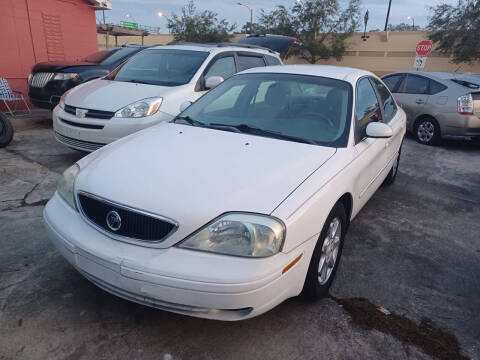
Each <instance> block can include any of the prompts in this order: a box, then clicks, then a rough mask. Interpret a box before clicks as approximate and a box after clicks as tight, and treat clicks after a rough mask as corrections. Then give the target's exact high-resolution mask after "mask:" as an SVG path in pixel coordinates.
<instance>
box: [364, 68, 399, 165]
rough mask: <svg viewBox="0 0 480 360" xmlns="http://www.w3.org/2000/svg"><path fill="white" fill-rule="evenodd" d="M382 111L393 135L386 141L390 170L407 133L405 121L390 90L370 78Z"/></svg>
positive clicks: (384, 120) (378, 81)
mask: <svg viewBox="0 0 480 360" xmlns="http://www.w3.org/2000/svg"><path fill="white" fill-rule="evenodd" d="M370 82H371V83H372V85H373V87H374V89H375V91H376V92H377V97H378V100H379V103H380V107H381V110H382V119H383V120H382V121H383V122H384V123H385V124H388V125H389V126H390V127H391V128H392V132H393V135H392V137H391V138H389V139H386V144H385V146H386V148H385V151H386V154H387V169H386V170H389V169H390V165H391V164H393V162H394V160H395V159H396V156H397V153H398V150H399V149H400V146H401V144H402V141H403V136H404V133H405V121H404V119H403V118H402V117H403V114H402V113H401V112H399V111H398V108H397V105H396V104H395V101H394V99H393V96H392V94H391V93H390V91H389V90H388V88H387V87H386V86H385V85H384V84H383V83H382V82H381V81H380V80H378V79H376V78H374V77H370Z"/></svg>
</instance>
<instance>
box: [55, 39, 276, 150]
mask: <svg viewBox="0 0 480 360" xmlns="http://www.w3.org/2000/svg"><path fill="white" fill-rule="evenodd" d="M269 64H281V60H280V58H279V56H278V53H276V52H273V51H272V50H269V49H265V48H259V47H256V46H250V45H243V46H242V45H236V44H230V43H229V44H203V45H202V44H179V45H167V46H161V47H152V48H150V49H147V50H144V51H142V52H140V53H138V54H137V55H135V56H134V57H132V58H131V59H130V60H129V61H127V62H126V63H125V64H124V65H122V66H121V67H119V68H117V69H116V70H115V71H113V72H112V73H111V74H109V75H108V76H106V77H104V78H101V79H98V80H94V81H90V82H88V83H86V84H83V85H81V86H77V87H76V88H74V89H72V90H71V91H69V92H68V93H66V94H65V95H64V96H63V98H62V100H61V101H60V104H59V106H57V107H56V108H55V109H54V111H53V127H54V130H55V136H56V138H57V140H58V141H59V142H61V143H63V144H65V145H67V146H69V147H72V148H74V149H78V150H82V151H93V150H96V149H98V148H100V147H102V146H104V145H105V144H108V143H110V142H112V141H114V140H117V139H119V138H121V137H123V136H126V135H129V134H131V133H134V132H136V131H138V130H141V129H144V128H146V127H149V126H152V125H154V124H157V123H159V122H162V121H170V120H172V119H173V118H174V117H175V116H176V115H177V114H178V113H179V112H180V105H181V104H182V103H184V102H185V101H192V102H193V101H195V100H196V99H198V98H199V97H200V96H202V95H203V94H205V93H206V92H207V90H209V89H211V88H213V87H215V86H216V85H217V84H219V83H220V82H222V81H223V80H224V79H226V78H228V77H230V76H231V75H233V74H235V73H236V72H238V71H242V70H245V69H248V68H252V67H257V66H260V67H264V66H266V65H269Z"/></svg>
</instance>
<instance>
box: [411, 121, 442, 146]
mask: <svg viewBox="0 0 480 360" xmlns="http://www.w3.org/2000/svg"><path fill="white" fill-rule="evenodd" d="M415 138H416V140H417V141H418V142H419V143H420V144H424V145H435V144H436V143H438V140H439V139H440V126H438V123H437V121H436V120H435V119H434V118H432V117H429V116H426V117H423V118H421V119H420V120H418V121H417V123H416V124H415Z"/></svg>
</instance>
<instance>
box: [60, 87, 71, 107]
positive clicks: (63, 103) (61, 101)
mask: <svg viewBox="0 0 480 360" xmlns="http://www.w3.org/2000/svg"><path fill="white" fill-rule="evenodd" d="M69 91H70V90H67V91H65V92H64V93H63V95H62V96H61V97H60V101H59V102H58V106H60V109H65V98H66V97H67V94H68V92H69Z"/></svg>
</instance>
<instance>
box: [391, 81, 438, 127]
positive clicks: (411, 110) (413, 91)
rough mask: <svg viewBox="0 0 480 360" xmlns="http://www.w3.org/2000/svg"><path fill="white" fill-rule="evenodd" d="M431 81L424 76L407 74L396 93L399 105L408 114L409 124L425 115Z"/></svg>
mask: <svg viewBox="0 0 480 360" xmlns="http://www.w3.org/2000/svg"><path fill="white" fill-rule="evenodd" d="M429 86H430V82H429V79H427V78H426V77H423V76H418V75H412V74H407V75H406V76H405V77H404V78H403V81H402V83H401V84H400V85H399V86H398V89H397V90H396V92H395V93H394V96H395V100H397V103H398V105H400V107H401V108H402V109H403V110H404V111H405V113H406V114H407V122H408V124H412V123H413V122H414V121H415V119H416V118H417V117H418V116H419V115H421V114H422V113H423V108H424V106H425V103H426V102H427V101H428V97H429Z"/></svg>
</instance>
